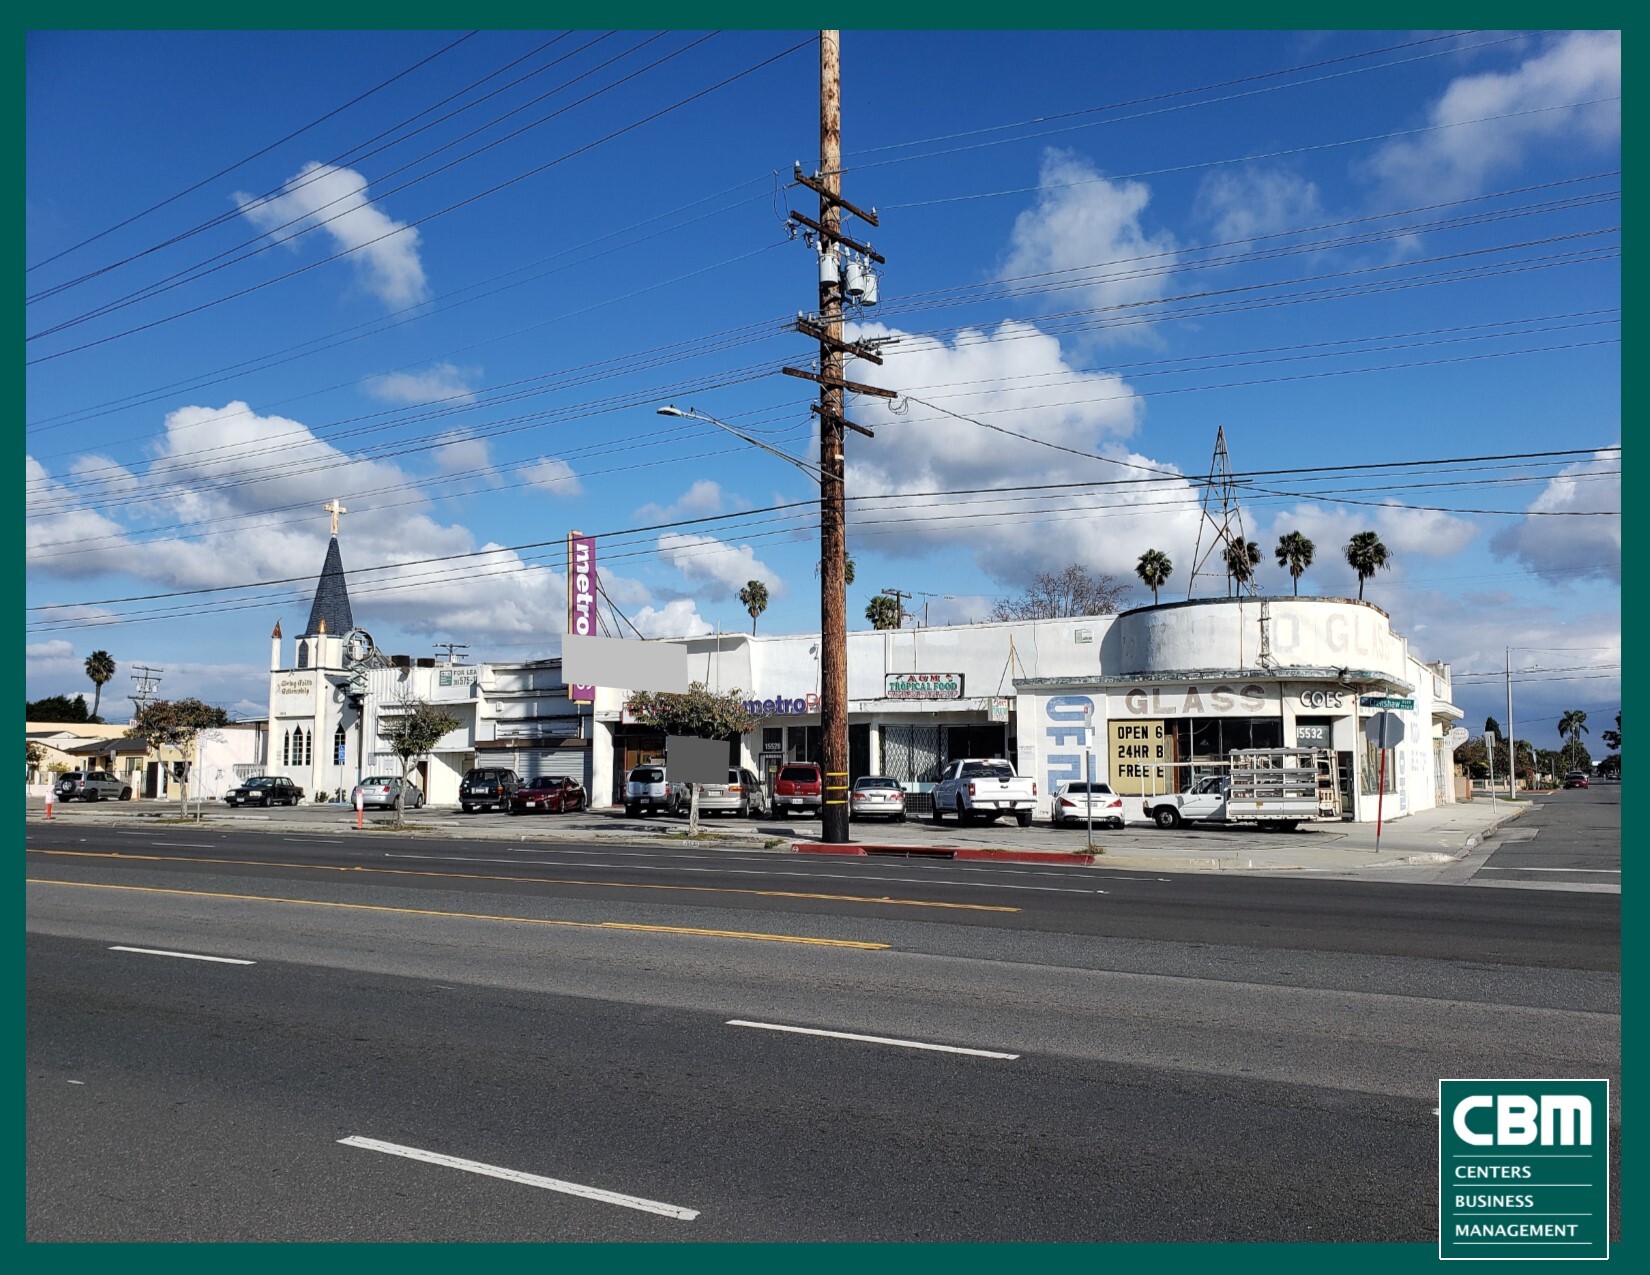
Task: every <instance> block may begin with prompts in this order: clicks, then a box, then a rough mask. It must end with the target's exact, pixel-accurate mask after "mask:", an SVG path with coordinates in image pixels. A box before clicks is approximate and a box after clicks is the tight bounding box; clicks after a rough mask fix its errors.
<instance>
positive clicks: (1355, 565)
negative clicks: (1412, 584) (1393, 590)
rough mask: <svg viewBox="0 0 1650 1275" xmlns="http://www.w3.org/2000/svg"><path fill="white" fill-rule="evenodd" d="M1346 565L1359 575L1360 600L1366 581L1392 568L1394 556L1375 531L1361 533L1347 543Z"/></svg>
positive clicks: (1360, 599)
mask: <svg viewBox="0 0 1650 1275" xmlns="http://www.w3.org/2000/svg"><path fill="white" fill-rule="evenodd" d="M1346 564H1347V566H1349V567H1351V568H1352V569H1353V570H1354V571H1356V572H1357V573H1358V600H1359V601H1360V602H1361V601H1362V600H1363V596H1364V581H1365V580H1367V579H1369V577H1370V576H1372V575H1374V574H1375V573H1376V572H1377V571H1380V570H1383V569H1387V568H1390V567H1391V566H1392V556H1391V555H1390V554H1389V553H1387V551H1386V546H1385V545H1384V544H1382V543H1381V538H1380V536H1378V535H1376V534H1375V533H1374V532H1373V531H1360V532H1358V533H1357V534H1356V535H1354V536H1353V537H1352V539H1351V540H1349V541H1347V542H1346Z"/></svg>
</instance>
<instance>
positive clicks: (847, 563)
mask: <svg viewBox="0 0 1650 1275" xmlns="http://www.w3.org/2000/svg"><path fill="white" fill-rule="evenodd" d="M824 565H825V563H824V561H823V560H821V561H819V562H816V563H814V575H815V576H816V577H817V576H818V575H819V571H820V568H821V567H823V566H824ZM853 582H854V555H853V554H851V553H845V554H843V555H842V583H843V584H845V585H851V584H853Z"/></svg>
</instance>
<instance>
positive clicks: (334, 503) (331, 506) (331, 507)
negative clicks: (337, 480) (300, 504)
mask: <svg viewBox="0 0 1650 1275" xmlns="http://www.w3.org/2000/svg"><path fill="white" fill-rule="evenodd" d="M321 508H322V509H325V510H326V511H327V512H328V513H329V514H331V515H332V534H333V535H335V536H336V535H337V534H338V515H339V514H347V513H348V512H349V510H347V509H345V508H344V506H343V504H342V503H341V502H340V501H339V499H338V497H336V496H334V497H333V498H332V499H331V500H330V501H328V502H327V503H326V504H324V505H322V506H321Z"/></svg>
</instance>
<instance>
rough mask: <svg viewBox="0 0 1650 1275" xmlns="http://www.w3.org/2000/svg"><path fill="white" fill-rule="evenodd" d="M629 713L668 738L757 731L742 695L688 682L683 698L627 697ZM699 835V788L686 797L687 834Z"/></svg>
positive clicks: (645, 693)
mask: <svg viewBox="0 0 1650 1275" xmlns="http://www.w3.org/2000/svg"><path fill="white" fill-rule="evenodd" d="M629 707H630V711H631V713H632V715H634V717H635V718H636V720H637V721H638V722H640V723H641V724H642V725H643V726H648V727H651V728H652V729H654V730H656V731H663V732H664V733H665V734H666V735H667V736H669V735H691V736H693V737H694V738H695V739H728V738H730V737H731V736H734V735H743V734H745V733H746V732H747V731H750V730H754V729H755V728H756V718H755V717H753V716H752V715H751V712H750V710H749V709H747V708H746V707H745V701H744V699H743V698H742V692H741V691H739V690H737V689H735V690H731V691H713V690H711V689H710V688H709V687H708V686H706V685H705V684H704V683H703V682H691V683H689V684H688V688H687V691H686V693H685V694H681V695H672V694H670V693H668V692H665V691H638V692H637V693H636V694H635V695H632V696H631V697H630V704H629ZM698 831H699V785H698V784H694V785H692V788H691V791H690V792H689V794H688V832H689V833H695V832H698Z"/></svg>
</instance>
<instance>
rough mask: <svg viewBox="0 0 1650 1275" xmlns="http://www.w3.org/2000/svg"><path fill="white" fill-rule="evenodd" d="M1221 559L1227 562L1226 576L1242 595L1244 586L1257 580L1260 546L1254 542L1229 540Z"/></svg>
mask: <svg viewBox="0 0 1650 1275" xmlns="http://www.w3.org/2000/svg"><path fill="white" fill-rule="evenodd" d="M1221 557H1223V558H1224V559H1225V560H1226V574H1227V576H1229V577H1230V579H1231V583H1232V584H1235V585H1236V586H1237V589H1238V592H1239V593H1242V592H1243V586H1244V585H1246V584H1248V583H1249V581H1251V580H1253V579H1254V578H1255V568H1256V567H1258V566H1260V546H1259V545H1257V544H1256V543H1255V542H1254V541H1253V540H1228V541H1227V542H1226V550H1225V552H1224V553H1222V554H1221ZM1228 587H1230V586H1228ZM1227 596H1228V597H1230V596H1231V594H1230V593H1228V594H1227Z"/></svg>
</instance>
